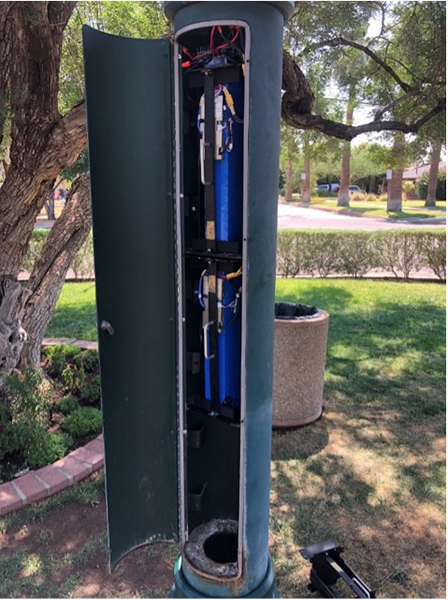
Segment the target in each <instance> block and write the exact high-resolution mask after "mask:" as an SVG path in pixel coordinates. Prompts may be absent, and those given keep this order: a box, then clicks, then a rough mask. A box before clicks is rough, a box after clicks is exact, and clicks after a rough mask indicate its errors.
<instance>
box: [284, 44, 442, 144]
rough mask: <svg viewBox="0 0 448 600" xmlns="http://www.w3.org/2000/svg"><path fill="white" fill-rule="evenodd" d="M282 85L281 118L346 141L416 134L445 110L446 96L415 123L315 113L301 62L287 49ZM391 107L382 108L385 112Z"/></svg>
mask: <svg viewBox="0 0 448 600" xmlns="http://www.w3.org/2000/svg"><path fill="white" fill-rule="evenodd" d="M283 88H284V90H285V93H284V94H283V98H282V118H283V120H284V121H285V122H286V123H287V124H288V125H290V126H291V127H294V128H296V129H304V130H309V129H314V130H315V131H320V132H322V133H324V134H326V135H329V136H332V137H336V138H339V139H342V140H347V141H351V140H352V139H353V138H355V137H356V136H357V135H360V134H362V133H373V132H380V131H401V132H403V133H417V132H418V130H419V129H420V128H421V127H422V125H424V124H425V123H427V122H428V121H429V120H431V119H432V118H433V117H435V116H436V115H438V114H439V113H441V112H443V111H444V110H445V99H442V100H439V101H438V103H437V105H436V106H435V107H434V108H433V109H432V110H430V111H429V112H428V113H427V114H426V115H424V116H423V117H421V118H420V119H419V120H418V121H416V122H414V123H406V122H404V121H381V120H379V119H377V120H374V121H373V122H371V123H365V124H363V125H356V126H355V125H346V124H345V123H338V122H337V121H332V120H331V119H326V118H324V117H322V116H321V115H314V114H313V112H312V111H313V105H314V95H313V92H312V90H311V87H310V84H309V82H308V81H307V79H306V77H305V75H304V73H303V72H302V70H301V68H300V67H299V65H298V64H297V63H296V62H295V61H294V59H293V58H292V57H291V56H290V55H289V54H288V53H287V52H286V51H284V52H283ZM417 91H418V90H417ZM411 92H412V93H411ZM413 93H416V90H415V88H410V89H409V90H408V92H407V94H405V96H407V97H410V96H412V94H413ZM405 96H402V97H401V98H399V99H398V100H399V101H400V102H401V101H402V100H404V98H405ZM393 103H397V101H395V100H394V101H392V102H391V103H390V104H389V105H388V107H389V108H390V105H391V104H393ZM388 107H384V108H383V109H380V110H381V111H382V112H383V113H384V112H386V109H387V108H388Z"/></svg>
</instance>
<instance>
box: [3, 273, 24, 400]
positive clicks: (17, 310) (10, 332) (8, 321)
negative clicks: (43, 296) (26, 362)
mask: <svg viewBox="0 0 448 600" xmlns="http://www.w3.org/2000/svg"><path fill="white" fill-rule="evenodd" d="M28 295H29V292H28V291H27V290H26V289H24V288H23V287H22V286H21V284H20V283H19V282H18V281H16V280H15V279H14V278H13V277H9V276H7V275H6V276H0V390H1V388H2V387H3V384H4V379H5V376H6V375H8V374H9V373H10V372H11V370H12V369H14V368H15V367H16V366H17V363H18V362H19V358H20V353H21V352H22V348H23V344H24V343H25V340H26V333H25V331H24V329H23V328H22V317H23V311H24V304H25V301H26V299H27V297H28Z"/></svg>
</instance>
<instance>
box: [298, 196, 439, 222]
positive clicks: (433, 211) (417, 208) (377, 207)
mask: <svg viewBox="0 0 448 600" xmlns="http://www.w3.org/2000/svg"><path fill="white" fill-rule="evenodd" d="M293 199H297V200H298V201H300V196H299V195H298V194H293ZM437 204H438V205H437V206H434V207H431V208H428V207H425V201H424V200H409V201H407V202H403V210H402V211H399V212H387V204H386V202H379V201H377V202H362V201H360V202H355V201H353V200H350V210H351V211H353V212H358V213H361V214H366V215H373V216H375V217H389V218H391V219H409V218H417V217H418V218H421V219H425V218H428V217H444V216H445V215H446V202H442V201H438V203H437ZM307 206H311V207H313V208H331V209H332V210H335V211H340V210H344V208H343V207H338V206H337V198H315V199H313V200H312V202H311V204H307Z"/></svg>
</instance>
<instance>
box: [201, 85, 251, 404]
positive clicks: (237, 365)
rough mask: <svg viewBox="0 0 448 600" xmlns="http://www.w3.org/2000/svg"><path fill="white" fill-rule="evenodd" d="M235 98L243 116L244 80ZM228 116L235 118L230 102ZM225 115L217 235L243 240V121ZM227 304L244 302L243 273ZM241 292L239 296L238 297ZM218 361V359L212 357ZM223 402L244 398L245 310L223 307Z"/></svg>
mask: <svg viewBox="0 0 448 600" xmlns="http://www.w3.org/2000/svg"><path fill="white" fill-rule="evenodd" d="M226 88H227V90H228V92H229V93H230V95H231V96H232V98H233V102H234V107H235V112H236V115H237V117H239V118H241V117H242V116H243V106H244V84H243V82H240V83H235V84H227V85H226ZM225 115H226V117H229V118H230V117H231V114H230V110H229V107H228V105H227V106H226V110H225ZM226 117H225V118H224V125H227V127H224V130H223V145H224V148H225V147H226V146H227V144H229V142H231V144H232V146H231V150H230V151H224V152H223V154H222V157H221V159H220V160H215V162H214V176H215V235H216V239H217V240H220V241H229V242H241V239H242V230H243V144H244V139H243V124H242V123H240V122H237V121H235V119H233V122H232V124H231V129H230V122H229V121H227V123H226ZM222 281H223V298H222V300H221V303H222V305H223V306H224V307H226V306H230V305H232V306H234V303H235V302H237V303H241V298H240V289H241V276H239V277H234V278H232V279H223V280H222ZM237 294H238V298H237ZM211 360H216V359H211ZM217 360H218V377H219V385H218V388H219V403H220V404H227V405H229V406H232V407H238V406H239V405H240V401H241V391H240V390H241V310H240V306H238V307H237V311H236V312H235V311H234V309H233V308H222V327H221V330H220V331H219V333H218V355H217ZM205 397H206V399H207V400H210V399H211V385H210V360H207V359H206V360H205Z"/></svg>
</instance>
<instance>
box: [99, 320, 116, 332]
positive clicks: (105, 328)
mask: <svg viewBox="0 0 448 600" xmlns="http://www.w3.org/2000/svg"><path fill="white" fill-rule="evenodd" d="M100 329H101V331H105V332H106V333H108V334H109V335H114V333H115V329H114V328H113V327H112V325H111V324H110V323H109V321H104V320H103V321H101V323H100Z"/></svg>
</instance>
